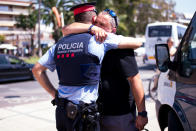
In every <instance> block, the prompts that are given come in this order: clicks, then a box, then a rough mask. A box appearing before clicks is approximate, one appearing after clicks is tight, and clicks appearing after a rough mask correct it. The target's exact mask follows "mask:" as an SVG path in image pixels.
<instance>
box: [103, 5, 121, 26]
mask: <svg viewBox="0 0 196 131" xmlns="http://www.w3.org/2000/svg"><path fill="white" fill-rule="evenodd" d="M104 11H105V12H108V13H109V14H110V16H112V18H114V20H115V24H116V27H117V26H118V21H117V15H116V13H115V12H114V11H113V10H110V9H105V10H104Z"/></svg>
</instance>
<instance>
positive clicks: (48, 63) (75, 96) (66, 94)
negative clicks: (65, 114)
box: [38, 33, 123, 104]
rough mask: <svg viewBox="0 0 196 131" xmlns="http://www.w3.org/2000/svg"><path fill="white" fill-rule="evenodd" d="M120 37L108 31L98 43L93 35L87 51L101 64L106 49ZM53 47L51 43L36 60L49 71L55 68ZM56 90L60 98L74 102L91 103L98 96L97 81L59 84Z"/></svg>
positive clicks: (115, 44)
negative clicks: (70, 84)
mask: <svg viewBox="0 0 196 131" xmlns="http://www.w3.org/2000/svg"><path fill="white" fill-rule="evenodd" d="M121 39H123V36H117V35H115V34H111V33H108V37H107V39H106V40H105V41H104V43H98V42H96V41H95V37H94V36H93V37H92V38H91V39H90V41H89V45H88V51H89V53H92V54H94V55H96V56H97V57H98V58H99V60H100V64H101V62H102V60H103V57H104V55H105V53H106V51H108V50H110V49H115V48H117V47H118V44H119V43H120V41H121ZM55 47H56V45H53V46H52V47H51V48H50V49H49V50H48V51H47V52H46V53H45V54H44V55H43V56H42V57H41V58H40V60H39V61H38V62H39V63H40V64H41V65H43V66H44V67H47V68H48V69H49V70H50V71H54V70H55V69H56V64H55V61H54V51H55ZM58 92H59V97H60V98H67V99H69V100H71V101H73V102H74V103H76V104H77V103H79V101H83V102H85V103H91V102H92V101H96V99H97V97H98V95H97V94H98V83H97V85H86V86H77V87H73V86H63V85H59V87H58Z"/></svg>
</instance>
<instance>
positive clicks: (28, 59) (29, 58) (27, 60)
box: [23, 56, 39, 64]
mask: <svg viewBox="0 0 196 131" xmlns="http://www.w3.org/2000/svg"><path fill="white" fill-rule="evenodd" d="M23 60H24V61H25V62H26V63H30V64H35V63H36V62H37V61H38V60H39V57H37V56H32V57H28V58H24V59H23Z"/></svg>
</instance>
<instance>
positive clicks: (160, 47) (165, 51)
mask: <svg viewBox="0 0 196 131" xmlns="http://www.w3.org/2000/svg"><path fill="white" fill-rule="evenodd" d="M155 57H156V64H157V67H158V69H159V70H160V71H161V72H166V71H167V70H168V69H169V63H170V62H171V61H170V55H169V48H168V46H167V44H156V45H155Z"/></svg>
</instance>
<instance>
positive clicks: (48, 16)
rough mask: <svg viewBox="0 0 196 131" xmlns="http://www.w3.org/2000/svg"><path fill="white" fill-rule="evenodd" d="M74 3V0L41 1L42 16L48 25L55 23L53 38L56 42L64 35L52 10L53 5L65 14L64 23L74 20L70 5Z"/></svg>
mask: <svg viewBox="0 0 196 131" xmlns="http://www.w3.org/2000/svg"><path fill="white" fill-rule="evenodd" d="M73 4H74V0H42V1H41V18H42V20H43V23H44V24H46V25H50V24H52V25H53V30H54V32H53V38H54V40H55V42H57V41H58V40H59V38H60V37H61V36H62V33H61V29H60V28H59V27H58V26H57V20H56V17H55V15H54V13H53V12H52V7H56V8H57V10H58V12H62V13H63V14H64V23H65V25H66V24H67V23H70V22H72V21H73V19H72V13H71V12H69V9H70V7H71V6H72V5H73Z"/></svg>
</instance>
